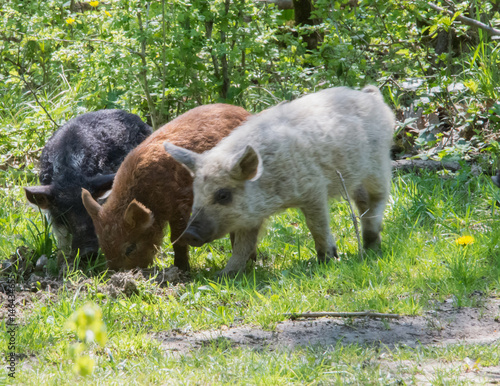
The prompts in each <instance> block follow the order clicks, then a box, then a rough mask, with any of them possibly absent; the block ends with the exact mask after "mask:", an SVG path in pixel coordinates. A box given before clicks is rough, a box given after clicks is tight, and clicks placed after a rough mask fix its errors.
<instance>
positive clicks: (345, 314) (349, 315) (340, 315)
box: [283, 311, 401, 319]
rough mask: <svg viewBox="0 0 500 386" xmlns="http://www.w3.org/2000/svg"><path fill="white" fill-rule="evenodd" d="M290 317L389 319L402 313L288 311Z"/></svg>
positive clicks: (287, 314)
mask: <svg viewBox="0 0 500 386" xmlns="http://www.w3.org/2000/svg"><path fill="white" fill-rule="evenodd" d="M283 315H285V316H287V317H289V318H290V319H298V318H322V317H324V316H330V317H333V318H360V317H369V318H387V319H399V318H401V315H399V314H382V313H379V312H371V311H361V312H303V313H298V314H296V313H294V312H287V313H285V314H283Z"/></svg>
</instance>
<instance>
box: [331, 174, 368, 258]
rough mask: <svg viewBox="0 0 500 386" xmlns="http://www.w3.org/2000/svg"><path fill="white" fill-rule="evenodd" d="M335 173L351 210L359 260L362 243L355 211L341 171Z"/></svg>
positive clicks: (361, 255) (361, 256) (361, 252)
mask: <svg viewBox="0 0 500 386" xmlns="http://www.w3.org/2000/svg"><path fill="white" fill-rule="evenodd" d="M337 174H338V175H339V178H340V182H342V187H343V188H344V193H345V199H346V200H347V203H348V204H349V210H350V212H351V219H352V223H353V224H354V230H355V231H356V238H357V239H358V251H359V257H360V259H361V260H363V245H362V244H361V237H360V236H359V227H358V220H357V218H356V213H354V209H353V208H352V204H351V199H350V198H349V193H347V188H346V187H345V181H344V179H343V178H342V173H340V172H339V171H338V170H337Z"/></svg>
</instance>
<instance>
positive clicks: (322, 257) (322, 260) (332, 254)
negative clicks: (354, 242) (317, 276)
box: [318, 246, 340, 264]
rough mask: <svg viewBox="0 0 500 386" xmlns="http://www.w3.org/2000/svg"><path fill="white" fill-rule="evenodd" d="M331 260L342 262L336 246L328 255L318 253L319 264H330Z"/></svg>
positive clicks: (330, 249)
mask: <svg viewBox="0 0 500 386" xmlns="http://www.w3.org/2000/svg"><path fill="white" fill-rule="evenodd" d="M331 260H340V258H339V254H338V253H337V247H336V246H332V247H330V248H329V249H328V252H326V253H325V252H318V263H320V264H322V263H328V262H329V261H331Z"/></svg>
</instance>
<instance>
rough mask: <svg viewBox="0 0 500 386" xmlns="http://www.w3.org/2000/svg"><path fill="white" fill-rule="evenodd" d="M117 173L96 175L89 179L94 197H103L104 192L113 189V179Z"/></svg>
mask: <svg viewBox="0 0 500 386" xmlns="http://www.w3.org/2000/svg"><path fill="white" fill-rule="evenodd" d="M115 175H116V174H114V173H113V174H103V175H100V176H96V177H94V178H92V179H91V180H90V181H89V187H90V191H91V192H92V196H93V197H94V198H99V197H101V196H102V195H103V194H104V193H106V192H107V191H109V190H111V187H112V186H113V180H114V179H115Z"/></svg>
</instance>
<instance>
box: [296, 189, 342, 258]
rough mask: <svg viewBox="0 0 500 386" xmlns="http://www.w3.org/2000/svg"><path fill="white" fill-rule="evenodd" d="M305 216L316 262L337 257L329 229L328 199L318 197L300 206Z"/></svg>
mask: <svg viewBox="0 0 500 386" xmlns="http://www.w3.org/2000/svg"><path fill="white" fill-rule="evenodd" d="M300 209H301V210H302V213H304V216H305V217H306V224H307V227H308V228H309V231H310V232H311V234H312V237H313V239H314V244H315V247H316V253H317V255H318V262H319V263H324V262H327V261H328V260H330V259H331V258H337V259H338V257H339V256H338V254H337V246H336V245H335V239H334V238H333V235H332V232H331V230H330V217H329V212H328V200H327V199H326V198H325V199H320V200H318V201H315V202H314V203H310V204H309V205H304V206H302V207H301V208H300Z"/></svg>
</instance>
